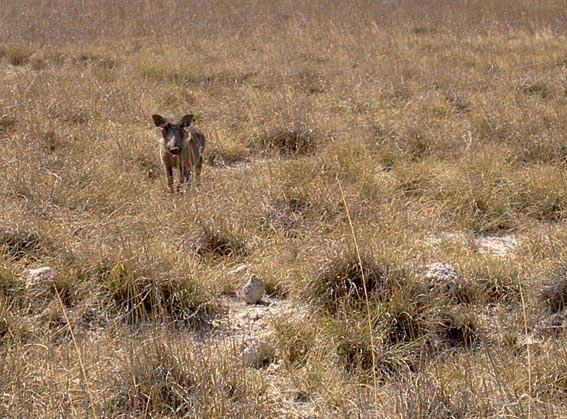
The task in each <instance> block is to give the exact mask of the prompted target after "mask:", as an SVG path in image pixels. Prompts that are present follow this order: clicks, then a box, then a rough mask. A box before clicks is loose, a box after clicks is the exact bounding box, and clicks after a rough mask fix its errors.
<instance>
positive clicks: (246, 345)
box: [240, 338, 265, 368]
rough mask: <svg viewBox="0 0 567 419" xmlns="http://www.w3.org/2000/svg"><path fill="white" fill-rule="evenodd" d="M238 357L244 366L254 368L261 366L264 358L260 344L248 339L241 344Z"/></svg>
mask: <svg viewBox="0 0 567 419" xmlns="http://www.w3.org/2000/svg"><path fill="white" fill-rule="evenodd" d="M240 356H241V358H242V362H243V363H244V365H246V366H249V367H256V368H258V367H261V366H262V364H263V362H264V358H265V354H264V349H263V348H262V344H261V343H260V342H259V341H258V340H257V339H254V338H248V339H246V340H245V341H244V342H243V343H242V346H241V351H240Z"/></svg>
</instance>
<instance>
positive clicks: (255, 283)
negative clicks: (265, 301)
mask: <svg viewBox="0 0 567 419" xmlns="http://www.w3.org/2000/svg"><path fill="white" fill-rule="evenodd" d="M264 289H265V287H264V282H263V281H262V278H260V277H259V276H258V275H256V274H252V275H250V279H249V280H248V282H247V283H246V284H245V285H244V287H243V288H242V297H243V298H244V301H246V304H258V303H259V302H260V301H261V300H262V297H263V296H264Z"/></svg>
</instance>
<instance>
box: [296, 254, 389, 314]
mask: <svg viewBox="0 0 567 419" xmlns="http://www.w3.org/2000/svg"><path fill="white" fill-rule="evenodd" d="M388 271H389V267H388V266H387V265H386V264H384V263H380V262H378V261H376V260H374V259H373V258H371V257H370V256H368V255H363V256H362V266H361V264H360V263H359V260H358V256H357V254H356V252H354V251H346V252H343V253H339V254H333V255H331V256H330V257H328V258H327V259H326V260H325V261H323V262H322V263H321V266H320V267H318V268H317V269H316V271H315V273H314V274H313V278H312V279H311V280H310V281H309V282H308V284H307V286H306V288H305V290H304V292H303V297H304V298H305V299H306V300H308V301H309V302H311V303H314V304H316V305H318V306H320V307H322V308H324V309H325V310H327V311H330V312H335V311H337V310H338V309H339V308H341V307H344V306H345V305H346V306H347V307H349V306H353V307H354V306H361V304H362V303H363V302H364V299H365V289H366V292H367V293H368V296H369V297H370V298H371V299H380V300H386V299H388V297H389V295H390V294H389V291H390V284H389V283H388Z"/></svg>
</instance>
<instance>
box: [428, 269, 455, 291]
mask: <svg viewBox="0 0 567 419" xmlns="http://www.w3.org/2000/svg"><path fill="white" fill-rule="evenodd" d="M423 280H424V281H427V282H428V283H429V284H430V288H431V289H435V290H447V291H451V292H453V291H455V289H456V288H457V287H458V286H459V284H460V282H461V278H460V277H459V274H458V273H457V271H456V269H455V268H454V267H453V265H451V264H450V263H440V262H437V263H433V264H431V265H429V266H428V267H427V269H426V270H425V273H424V274H423Z"/></svg>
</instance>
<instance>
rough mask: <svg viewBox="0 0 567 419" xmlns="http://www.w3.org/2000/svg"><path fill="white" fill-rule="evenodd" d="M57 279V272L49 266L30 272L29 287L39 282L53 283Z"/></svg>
mask: <svg viewBox="0 0 567 419" xmlns="http://www.w3.org/2000/svg"><path fill="white" fill-rule="evenodd" d="M54 277H55V270H54V269H53V268H51V267H49V266H43V267H41V268H37V269H30V270H29V271H28V285H32V284H37V283H38V282H46V281H51V280H52V279H53V278H54Z"/></svg>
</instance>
